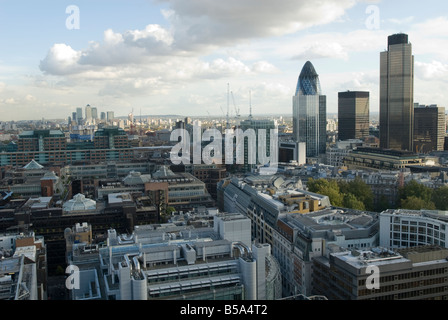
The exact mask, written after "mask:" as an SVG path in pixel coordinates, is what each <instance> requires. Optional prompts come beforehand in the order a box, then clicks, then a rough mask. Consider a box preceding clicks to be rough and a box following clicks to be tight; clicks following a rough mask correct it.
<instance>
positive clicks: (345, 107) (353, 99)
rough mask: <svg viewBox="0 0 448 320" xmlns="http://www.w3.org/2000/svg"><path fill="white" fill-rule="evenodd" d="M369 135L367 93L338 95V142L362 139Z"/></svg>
mask: <svg viewBox="0 0 448 320" xmlns="http://www.w3.org/2000/svg"><path fill="white" fill-rule="evenodd" d="M368 135H369V92H365V91H346V92H339V93H338V138H339V140H349V139H363V138H365V137H367V136H368Z"/></svg>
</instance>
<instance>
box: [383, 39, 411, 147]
mask: <svg viewBox="0 0 448 320" xmlns="http://www.w3.org/2000/svg"><path fill="white" fill-rule="evenodd" d="M413 97H414V56H413V55H412V45H411V44H410V43H409V42H408V38H407V35H404V34H397V35H391V36H389V38H388V50H387V51H384V52H381V54H380V147H381V148H385V149H396V150H407V151H414V150H413V135H414V132H413V131H414V98H413Z"/></svg>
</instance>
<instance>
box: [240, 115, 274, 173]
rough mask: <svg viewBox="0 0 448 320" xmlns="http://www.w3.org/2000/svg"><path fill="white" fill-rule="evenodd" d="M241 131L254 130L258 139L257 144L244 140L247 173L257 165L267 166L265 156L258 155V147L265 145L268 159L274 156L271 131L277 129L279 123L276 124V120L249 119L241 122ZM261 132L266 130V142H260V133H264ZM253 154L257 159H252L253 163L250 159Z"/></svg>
mask: <svg viewBox="0 0 448 320" xmlns="http://www.w3.org/2000/svg"><path fill="white" fill-rule="evenodd" d="M241 129H242V130H243V131H247V130H248V129H252V130H254V133H255V139H256V141H255V143H251V141H249V140H246V139H245V140H244V169H245V170H246V171H250V170H252V169H253V168H255V167H256V165H257V164H261V165H265V164H266V163H264V162H263V160H262V158H263V156H264V155H261V154H259V153H258V152H259V149H258V147H259V146H260V145H261V144H264V147H265V155H266V156H267V157H273V156H274V155H273V154H272V153H271V130H275V129H277V123H276V122H275V120H268V119H264V120H255V119H247V120H243V121H241ZM261 130H265V132H266V138H265V141H261V140H260V138H261V136H260V132H262V131H261ZM272 138H274V137H272ZM273 146H274V145H273ZM277 148H278V146H277ZM251 153H252V155H253V156H255V159H252V161H251V158H250V157H251V156H250V154H251ZM275 158H276V159H275V160H276V161H277V160H278V157H275Z"/></svg>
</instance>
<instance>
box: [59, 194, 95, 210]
mask: <svg viewBox="0 0 448 320" xmlns="http://www.w3.org/2000/svg"><path fill="white" fill-rule="evenodd" d="M63 209H64V211H81V210H94V209H96V201H94V200H92V199H86V197H85V196H84V195H83V194H80V193H78V194H77V195H75V196H74V197H73V199H71V200H69V201H67V202H66V203H64V205H63Z"/></svg>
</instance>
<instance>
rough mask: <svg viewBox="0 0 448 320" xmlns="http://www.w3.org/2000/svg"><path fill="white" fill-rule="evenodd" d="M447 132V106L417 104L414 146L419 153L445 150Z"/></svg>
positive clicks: (415, 109)
mask: <svg viewBox="0 0 448 320" xmlns="http://www.w3.org/2000/svg"><path fill="white" fill-rule="evenodd" d="M445 133H446V119H445V108H444V107H439V106H437V105H429V106H425V105H417V106H416V107H415V108H414V148H415V150H414V151H415V152H417V153H429V152H431V151H443V147H444V146H443V145H444V143H445Z"/></svg>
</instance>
